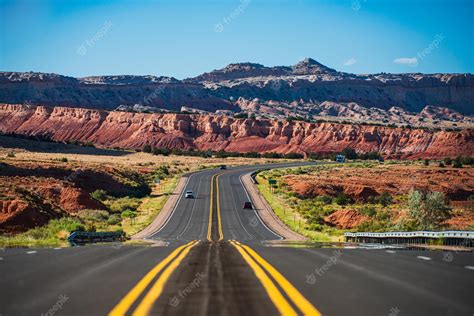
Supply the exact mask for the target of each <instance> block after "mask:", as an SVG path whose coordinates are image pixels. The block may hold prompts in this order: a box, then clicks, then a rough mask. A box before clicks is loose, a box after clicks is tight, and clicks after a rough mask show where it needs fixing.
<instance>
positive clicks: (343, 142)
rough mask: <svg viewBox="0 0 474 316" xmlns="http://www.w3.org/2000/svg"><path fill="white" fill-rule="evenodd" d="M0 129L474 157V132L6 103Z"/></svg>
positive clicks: (131, 141) (181, 144) (118, 139)
mask: <svg viewBox="0 0 474 316" xmlns="http://www.w3.org/2000/svg"><path fill="white" fill-rule="evenodd" d="M0 132H2V133H5V134H10V133H12V134H21V135H35V136H42V137H49V138H50V139H52V140H55V141H71V140H77V141H81V142H92V143H94V144H97V145H99V146H105V147H121V148H134V149H141V148H143V146H144V145H146V144H150V145H152V146H155V147H166V148H170V149H173V148H179V149H196V150H209V149H212V150H225V151H229V152H253V151H254V152H269V151H272V152H279V153H289V152H296V153H327V152H339V151H341V150H342V149H344V148H346V147H352V148H355V149H356V150H357V151H360V152H370V151H377V152H380V153H382V154H384V155H385V156H387V157H398V158H441V157H447V156H451V157H454V156H456V155H464V156H474V130H473V129H464V130H462V131H428V130H423V129H403V128H390V127H384V126H366V125H350V124H336V123H306V122H301V121H292V122H288V121H278V120H252V119H234V118H230V117H226V116H212V115H184V114H158V113H155V114H144V113H127V112H107V111H100V110H88V109H81V108H65V107H54V108H47V107H43V106H38V107H34V106H24V105H11V104H1V105H0Z"/></svg>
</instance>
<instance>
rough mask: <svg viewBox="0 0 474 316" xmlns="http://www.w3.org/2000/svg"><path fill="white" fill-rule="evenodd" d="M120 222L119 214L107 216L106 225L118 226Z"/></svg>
mask: <svg viewBox="0 0 474 316" xmlns="http://www.w3.org/2000/svg"><path fill="white" fill-rule="evenodd" d="M121 222H122V216H121V214H112V215H110V216H109V219H108V220H107V224H109V225H118V224H120V223H121Z"/></svg>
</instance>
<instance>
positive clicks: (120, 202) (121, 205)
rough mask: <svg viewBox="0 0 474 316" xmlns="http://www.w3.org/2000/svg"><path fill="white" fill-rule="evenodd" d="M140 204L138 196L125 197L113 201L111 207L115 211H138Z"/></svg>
mask: <svg viewBox="0 0 474 316" xmlns="http://www.w3.org/2000/svg"><path fill="white" fill-rule="evenodd" d="M139 206H140V200H139V199H137V198H130V197H123V198H120V199H116V200H115V201H113V202H112V203H111V204H110V206H109V209H110V211H111V212H113V213H123V212H125V211H136V210H137V209H138V207H139Z"/></svg>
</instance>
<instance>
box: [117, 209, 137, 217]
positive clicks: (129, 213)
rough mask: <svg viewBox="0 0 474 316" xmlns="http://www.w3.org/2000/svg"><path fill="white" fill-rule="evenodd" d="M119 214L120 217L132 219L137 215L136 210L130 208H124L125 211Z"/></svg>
mask: <svg viewBox="0 0 474 316" xmlns="http://www.w3.org/2000/svg"><path fill="white" fill-rule="evenodd" d="M120 216H121V217H122V218H129V219H133V218H135V217H137V212H134V211H131V210H126V211H124V212H122V213H121V214H120Z"/></svg>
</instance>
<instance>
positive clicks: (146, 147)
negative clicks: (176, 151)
mask: <svg viewBox="0 0 474 316" xmlns="http://www.w3.org/2000/svg"><path fill="white" fill-rule="evenodd" d="M151 150H152V148H151V146H150V145H148V144H147V145H145V146H143V152H144V153H149V154H150V153H151Z"/></svg>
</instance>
